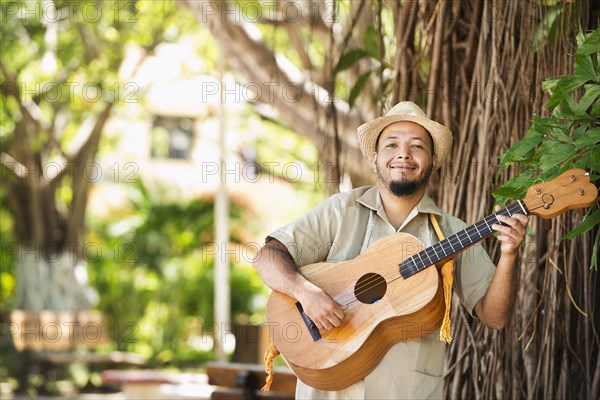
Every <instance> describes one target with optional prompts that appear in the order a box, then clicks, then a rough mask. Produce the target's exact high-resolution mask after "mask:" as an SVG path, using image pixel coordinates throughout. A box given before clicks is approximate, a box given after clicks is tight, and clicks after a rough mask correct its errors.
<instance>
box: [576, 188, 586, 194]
mask: <svg viewBox="0 0 600 400" xmlns="http://www.w3.org/2000/svg"><path fill="white" fill-rule="evenodd" d="M577 193H578V194H579V195H580V196H583V194H584V193H585V190H583V186H581V187H580V188H579V189H578V190H577Z"/></svg>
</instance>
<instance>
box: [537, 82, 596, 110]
mask: <svg viewBox="0 0 600 400" xmlns="http://www.w3.org/2000/svg"><path fill="white" fill-rule="evenodd" d="M586 82H587V79H582V78H580V77H577V76H571V75H566V76H563V77H562V78H560V79H559V80H558V82H557V84H556V86H555V87H554V92H553V93H552V96H550V99H549V100H548V103H547V104H546V108H554V107H556V106H557V105H558V104H559V103H561V102H562V101H563V100H565V99H566V98H567V97H570V96H569V95H570V94H571V93H573V92H574V91H575V90H577V89H579V88H580V87H582V86H583V85H584V84H585V83H586Z"/></svg>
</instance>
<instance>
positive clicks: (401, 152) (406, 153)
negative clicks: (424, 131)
mask: <svg viewBox="0 0 600 400" xmlns="http://www.w3.org/2000/svg"><path fill="white" fill-rule="evenodd" d="M410 157H411V156H410V148H409V147H408V146H398V152H397V153H396V158H401V159H403V160H406V159H408V158H410Z"/></svg>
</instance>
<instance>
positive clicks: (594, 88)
mask: <svg viewBox="0 0 600 400" xmlns="http://www.w3.org/2000/svg"><path fill="white" fill-rule="evenodd" d="M584 87H585V93H584V94H583V96H581V100H579V105H580V107H581V108H582V109H583V110H587V109H588V108H590V107H591V105H592V104H594V101H596V99H597V98H598V96H600V85H585V86H584Z"/></svg>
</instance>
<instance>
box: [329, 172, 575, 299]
mask: <svg viewBox="0 0 600 400" xmlns="http://www.w3.org/2000/svg"><path fill="white" fill-rule="evenodd" d="M570 184H572V182H568V183H566V184H563V185H559V186H557V187H556V188H555V189H554V190H550V191H546V192H545V194H552V193H553V192H554V191H555V190H558V189H560V188H561V187H564V186H567V185H570ZM541 198H542V196H539V199H540V200H541ZM558 198H560V196H559V197H558ZM520 202H522V204H520ZM545 204H546V203H544V202H543V200H541V204H540V205H538V206H534V204H532V206H533V207H531V208H529V207H528V211H529V214H530V213H531V211H533V210H537V209H539V208H541V207H544V205H545ZM524 206H525V203H524V199H523V200H518V201H517V202H515V203H511V204H509V205H508V206H506V207H504V208H502V209H500V210H498V212H496V213H494V214H491V215H489V216H487V217H485V218H483V219H482V220H481V221H479V222H477V223H475V224H473V225H471V226H469V227H467V228H465V229H463V230H462V231H459V232H457V233H456V234H454V235H451V236H450V237H448V238H446V239H444V240H442V241H440V242H437V243H436V244H439V243H442V242H444V241H448V243H449V244H450V247H451V248H453V246H452V239H453V238H456V239H457V240H458V243H459V244H461V246H462V242H461V240H460V237H461V233H463V232H464V234H465V237H463V239H465V238H468V239H469V240H472V238H471V237H470V235H469V232H468V231H469V228H472V227H475V229H477V225H478V224H481V222H484V223H485V224H486V226H487V227H488V230H490V232H489V233H487V234H485V235H483V236H481V235H480V236H481V237H480V239H483V238H484V237H486V236H489V235H490V234H491V228H490V226H489V224H488V223H487V219H488V218H492V219H496V218H493V217H496V216H497V215H506V214H505V213H504V212H506V213H508V216H511V210H510V207H513V208H514V210H512V211H513V214H515V213H516V212H515V211H522V210H523V207H524ZM490 222H491V221H490ZM496 222H497V219H496ZM482 228H483V226H482ZM477 231H478V232H479V230H478V229H477ZM480 239H478V240H480ZM478 240H476V241H474V242H471V243H470V244H469V245H467V246H470V245H471V244H473V243H475V242H477V241H478ZM455 244H456V243H455ZM434 246H435V244H434V245H432V246H429V247H428V248H425V249H424V250H422V251H420V252H418V253H415V254H413V255H412V256H411V257H409V258H407V259H405V260H404V261H403V262H401V263H400V268H402V267H403V266H402V264H403V263H404V262H406V261H407V260H409V259H412V261H410V262H408V263H407V264H405V265H404V272H407V271H406V269H407V268H409V271H408V272H410V273H411V276H412V275H413V274H414V273H417V272H419V271H421V270H422V269H423V268H424V267H430V266H432V265H433V264H429V265H421V267H420V268H419V266H418V265H417V263H416V261H414V256H415V255H417V254H419V253H422V252H425V255H427V257H428V258H430V257H429V254H428V253H427V250H428V249H430V248H433V247H434ZM467 246H465V247H467ZM441 247H442V250H443V245H442V246H441ZM434 251H435V249H434ZM454 253H457V252H453V253H451V255H452V254H454ZM444 254H446V252H444ZM436 255H437V253H436ZM442 259H443V258H442ZM430 261H431V258H430ZM438 261H439V260H438ZM411 263H412V264H415V265H414V266H413V267H412V268H411V267H410V264H411ZM421 264H424V263H423V262H421ZM415 269H416V272H413V271H415ZM380 276H381V275H379V274H375V275H374V276H373V278H372V279H370V282H369V279H367V280H366V281H365V282H364V283H363V284H362V285H361V286H360V289H357V290H354V293H355V295H354V296H351V298H352V297H354V299H352V300H350V301H347V302H346V301H345V303H346V304H344V306H345V307H350V306H351V305H352V304H353V303H355V302H356V301H358V297H357V296H358V295H361V294H364V293H366V292H368V291H370V290H372V288H373V287H375V285H373V286H370V283H373V282H374V281H375V280H378V279H379V277H380ZM401 277H402V275H401V274H400V275H398V276H397V277H395V278H392V279H391V280H390V281H385V280H384V281H385V283H386V285H389V284H391V283H393V282H394V281H396V280H398V279H400V278H401ZM357 288H358V286H357ZM340 304H343V303H340Z"/></svg>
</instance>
